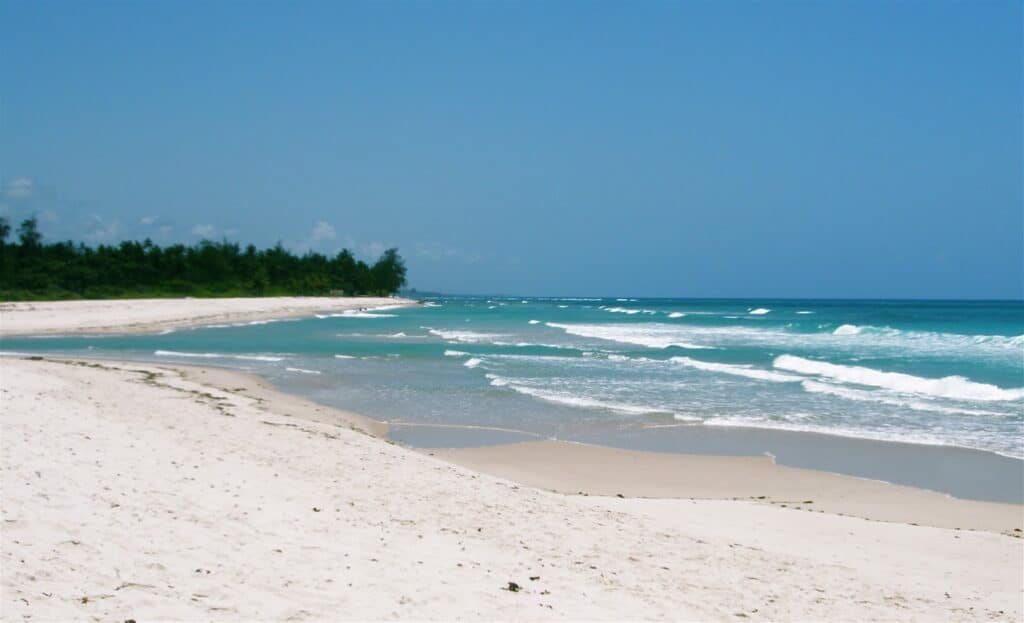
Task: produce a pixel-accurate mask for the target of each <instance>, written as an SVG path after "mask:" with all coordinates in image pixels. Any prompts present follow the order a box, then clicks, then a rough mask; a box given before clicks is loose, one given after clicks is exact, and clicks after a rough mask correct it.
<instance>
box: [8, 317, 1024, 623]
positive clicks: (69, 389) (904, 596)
mask: <svg viewBox="0 0 1024 623" xmlns="http://www.w3.org/2000/svg"><path fill="white" fill-rule="evenodd" d="M164 304H165V303H164V302H154V303H148V304H147V305H149V306H154V307H160V306H162V305H164ZM68 305H69V307H68V308H67V309H73V308H74V305H72V304H68ZM82 307H88V306H87V305H84V304H83V305H82ZM143 307H145V305H143ZM53 313H54V314H56V315H58V316H61V314H59V313H57V312H53ZM147 313H148V312H147ZM153 315H157V314H156V312H153ZM7 317H8V312H7V310H4V311H3V315H2V317H0V322H2V323H3V324H6V323H7ZM82 318H83V319H85V320H81V321H79V322H78V323H77V324H76V321H75V318H74V314H68V313H65V314H64V315H62V316H61V317H60V320H59V321H55V322H54V323H53V324H52V325H47V324H46V322H44V321H28V320H26V321H22V324H21V325H20V326H22V327H24V326H29V325H32V326H34V329H33V333H37V332H45V331H46V330H48V329H54V330H56V327H59V328H60V330H61V331H68V330H74V329H78V330H89V331H91V330H94V328H95V324H96V323H95V321H93V320H89V319H90V318H93V316H91V315H90V313H83V314H82ZM179 319H180V317H179ZM202 320H203V321H205V320H206V317H205V316H204V317H203V318H202ZM176 321H178V320H176ZM33 322H35V324H34V325H33V324H32V323H33ZM0 414H2V415H0V417H2V420H0V425H2V457H0V458H2V462H0V464H2V469H3V474H2V485H3V491H2V522H0V527H2V534H0V555H2V558H0V560H2V572H0V576H2V577H0V589H2V599H0V612H2V618H3V620H10V621H14V620H22V621H27V620H32V621H51V620H71V619H74V620H82V619H96V620H126V619H135V620H153V619H158V620H169V619H174V620H284V619H297V620H339V619H346V620H367V619H415V620H424V619H430V620H441V619H443V620H449V619H464V620H465V619H468V620H651V619H659V620H665V619H671V620H740V619H763V620H826V619H827V620H896V619H898V620H922V621H931V620H1002V621H1019V620H1020V619H1021V617H1022V616H1024V611H1022V607H1021V603H1022V597H1024V592H1022V586H1024V540H1022V539H1021V538H1019V536H1017V535H1019V534H1020V532H1018V531H1017V530H1019V529H1020V528H1019V527H1017V528H1013V527H1010V526H1012V525H1013V524H1014V518H1017V519H1019V520H1020V522H1019V524H1024V514H1022V513H1021V507H1019V506H1014V505H986V504H984V503H969V502H964V501H959V500H952V502H951V504H950V505H943V503H942V499H946V500H951V499H950V498H944V497H943V496H937V495H935V494H928V493H927V492H919V491H918V490H908V489H906V488H893V489H891V490H888V491H896V493H897V495H892V496H891V497H889V498H884V495H886V494H885V491H886V490H883V489H884V487H882V488H879V487H880V486H881V483H879V485H878V486H875V487H861V488H857V487H854V486H849V487H847V488H846V489H844V490H843V492H842V494H841V495H839V496H832V497H831V498H830V497H829V494H828V488H829V487H823V486H822V484H821V483H822V482H826V483H831V484H837V483H839V484H841V482H840V481H842V482H846V481H847V480H856V479H844V478H842V477H836V476H830V475H827V474H819V473H817V472H809V471H807V470H794V472H801V473H800V474H795V473H789V472H785V471H783V472H776V473H775V475H773V476H771V478H774V479H776V480H768V481H765V482H764V483H763V484H765V485H766V486H767V485H770V486H771V487H774V488H775V489H774V490H772V491H769V493H773V494H775V495H777V496H786V495H796V494H802V492H803V489H801V488H800V486H799V484H793V483H799V482H805V483H807V486H808V488H809V489H808V490H810V491H814V492H815V494H818V495H821V496H823V497H822V499H821V501H820V502H818V501H815V503H812V504H806V503H804V502H805V501H806V499H805V498H801V496H800V495H797V497H798V498H801V499H794V500H793V501H794V502H795V503H796V504H795V506H799V507H800V508H799V509H798V508H795V507H794V505H789V504H787V505H786V506H785V507H783V506H782V505H781V504H779V503H774V504H773V503H770V502H780V501H781V498H778V499H774V500H768V501H767V502H765V501H762V502H758V501H756V500H732V499H720V500H715V499H685V498H672V499H648V498H640V497H634V496H642V495H651V494H652V493H653V494H657V493H659V491H656V490H650V489H648V490H642V488H640V487H638V486H635V484H636V483H631V482H629V481H622V480H619V481H612V482H611V483H610V484H608V483H605V485H604V486H603V487H602V486H601V482H599V481H591V482H590V483H589V484H590V485H592V488H591V489H590V490H589V491H588V493H589V495H567V494H565V493H558V492H554V491H548V490H545V489H546V488H556V489H557V488H558V487H556V486H551V485H552V484H553V483H552V480H551V479H550V478H548V479H545V478H542V477H541V476H538V475H537V471H538V470H536V469H535V470H533V473H532V474H531V473H530V471H529V470H526V471H523V468H522V463H521V462H520V463H519V464H518V465H519V467H518V468H516V467H514V465H513V469H511V470H510V468H509V467H508V466H507V465H506V466H505V467H504V468H503V467H502V463H503V459H502V457H503V456H508V457H511V456H512V455H502V454H501V452H511V453H513V454H515V455H516V457H518V458H516V460H518V461H521V459H522V456H521V455H522V451H523V448H518V449H516V448H513V449H511V450H508V449H506V450H502V451H492V452H491V453H490V454H489V456H490V457H491V459H489V461H488V460H485V458H484V457H485V456H487V453H486V452H485V451H474V452H475V453H476V454H477V455H478V456H476V457H475V458H474V456H473V455H472V454H470V453H462V455H461V456H460V457H456V456H454V454H453V455H452V456H451V457H450V458H452V459H453V460H457V461H460V462H462V463H463V465H456V464H452V463H450V462H446V461H445V460H443V459H442V458H441V456H440V455H441V454H444V453H442V452H438V453H437V454H438V455H439V456H429V455H428V454H426V453H424V452H417V451H413V450H410V449H406V448H403V447H400V446H397V445H394V444H392V443H390V442H387V441H386V440H384V439H381V438H380V437H376V436H374V435H380V434H381V433H382V432H383V428H382V427H381V426H380V425H379V424H377V423H374V422H373V421H372V420H368V419H366V418H361V417H359V416H356V415H354V414H351V413H346V412H342V411H338V410H334V409H330V408H328V407H324V406H320V405H317V404H315V403H312V402H309V401H307V400H304V399H301V398H296V397H293V396H287V395H284V394H281V393H280V392H276V391H274V390H273V389H271V388H269V387H268V386H267V385H266V384H265V383H262V382H260V381H258V380H257V379H254V378H253V377H251V376H248V375H246V374H242V373H236V372H233V371H225V370H214V369H203V368H192V367H182V366H167V365H159V364H141V363H118V362H110V361H103V362H97V361H83V360H73V359H56V358H39V357H34V358H27V357H4V358H0ZM527 450H530V451H532V452H534V456H535V459H536V464H537V465H547V466H548V469H559V464H558V463H555V464H552V463H551V459H550V458H545V456H546V453H547V450H546V449H545V448H543V447H542V446H541V447H533V448H532V449H531V448H527ZM598 450H601V449H598ZM585 452H586V450H585ZM636 454H638V455H644V454H646V453H636ZM560 456H563V457H569V459H571V461H572V462H574V463H579V462H581V461H582V462H583V464H586V461H591V462H593V461H594V460H595V459H594V458H593V457H589V458H588V456H589V455H587V456H584V455H577V456H575V457H574V456H573V455H570V454H561V455H560ZM686 458H687V457H681V458H680V460H685V459H686ZM715 459H716V457H709V460H715ZM633 460H634V461H639V462H640V463H639V464H640V465H641V466H642V465H643V463H642V461H644V460H646V459H645V458H644V457H642V456H641V457H633ZM721 460H725V459H721ZM510 461H512V458H509V459H508V461H505V463H509V462H510ZM474 462H475V464H474ZM513 462H514V461H513ZM703 465H704V467H705V468H707V467H708V466H711V467H714V469H708V471H707V472H706V478H705V479H703V480H705V481H711V482H713V481H714V480H715V473H716V471H715V470H716V469H718V468H722V467H724V466H731V467H729V469H741V468H742V467H743V466H744V465H746V467H747V468H748V469H747V471H746V473H747V474H748V475H750V477H754V476H755V475H756V474H757V473H758V471H771V470H764V469H763V468H764V467H765V466H764V463H763V461H761V460H754V461H747V460H745V459H742V458H740V459H733V460H730V462H729V463H728V464H725V463H723V464H719V465H718V466H717V467H715V465H714V464H713V463H705V464H703ZM563 466H564V464H563ZM474 467H476V468H478V469H483V470H488V471H491V472H494V473H497V474H499V476H495V475H488V474H486V473H483V472H482V471H477V470H476V469H474ZM517 469H518V470H519V471H518V472H517V471H516V470H517ZM503 470H505V471H503ZM509 470H510V471H509ZM541 471H543V470H541ZM502 474H504V475H505V476H508V477H509V478H516V479H517V480H518V482H517V481H516V480H510V479H507V478H503V477H501V476H500V475H502ZM787 474H788V475H789V476H791V478H790V480H791V481H792V482H791V483H790V484H788V485H787V484H786V482H784V480H785V478H786V477H787ZM816 475H817V476H820V477H821V478H825V479H828V478H832V479H836V478H839V479H840V480H824V481H821V480H815V477H816ZM567 477H569V478H570V479H571V478H578V474H577V475H576V476H573V474H572V473H571V470H569V471H567ZM797 477H798V478H797ZM738 478H739V477H738V476H736V475H735V474H733V475H730V476H729V478H728V479H725V480H724V481H723V482H724V483H725V485H727V486H723V487H722V489H721V490H718V491H715V490H714V487H713V486H709V487H707V490H706V491H705V492H704V493H706V494H707V495H700V496H699V497H715V495H714V494H715V493H716V492H717V493H719V494H720V496H719V497H722V498H731V497H737V492H738V491H739V489H737V484H736V482H737V479H738ZM778 478H783V481H779V480H777V479H778ZM799 479H805V480H803V481H801V480H799ZM577 481H578V480H577ZM577 481H573V484H575V482H577ZM531 484H532V485H536V487H540V488H535V487H532V486H530V485H531ZM676 484H678V483H676ZM684 484H685V483H684ZM662 485H663V486H676V485H673V484H672V483H668V484H666V483H662ZM844 486H845V485H844ZM613 488H614V489H615V490H616V492H617V493H621V494H622V495H623V497H619V496H618V495H616V494H615V493H613V492H612V489H613ZM901 492H902V493H905V494H908V495H906V496H903V495H900V493H901ZM909 493H913V495H909ZM879 495H882V496H883V498H882V499H883V500H884V502H880V501H879V500H878V499H875V500H874V501H873V502H872V500H871V499H868V498H870V497H871V496H879ZM915 495H916V496H917V497H915ZM858 496H859V497H858ZM755 497H756V496H755ZM940 498H941V499H940ZM858 499H859V500H860V502H861V503H862V506H861V507H860V511H859V512H860V513H861V514H862V515H864V516H866V517H871V516H872V513H873V512H875V511H877V508H878V507H880V506H881V507H885V508H889V509H890V510H891V509H893V508H900V505H901V504H903V505H905V506H914V505H917V504H919V503H922V501H923V502H927V506H926V507H924V510H923V512H924V513H939V514H942V513H947V512H949V513H953V515H952V516H951V518H946V519H943V520H942V521H935V522H932V523H933V524H934V525H912V524H911V523H910V522H913V523H928V522H919V521H914V519H916V518H919V517H920V516H921V515H920V513H922V509H920V508H919V509H918V510H917V511H916V512H917V513H918V514H917V515H914V514H912V512H911V511H906V510H905V511H900V512H903V513H904V514H903V515H900V514H899V513H897V514H896V515H893V516H881V517H878V518H877V519H885V521H880V520H875V519H865V518H863V517H852V516H842V515H838V514H835V513H837V512H841V511H842V510H843V509H846V510H849V508H850V507H849V506H840V504H847V505H848V504H851V503H853V502H856V500H858ZM830 504H833V505H835V506H833V507H829V508H828V509H827V510H829V511H830V512H821V511H818V510H815V509H816V508H817V507H818V506H826V507H827V506H829V505H830ZM962 504H967V505H972V504H974V505H976V506H967V507H961V506H958V505H962ZM873 508H874V510H873ZM955 508H967V509H968V511H962V510H950V509H955ZM853 514H856V513H853ZM974 514H977V517H975V518H974V519H973V520H972V515H974ZM951 521H952V522H954V523H957V524H959V523H964V525H957V526H956V527H935V526H936V525H940V526H941V525H946V526H949V525H951V524H950V522H951ZM957 528H960V529H957ZM972 528H973V529H972ZM510 589H512V590H510Z"/></svg>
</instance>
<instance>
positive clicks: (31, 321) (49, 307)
mask: <svg viewBox="0 0 1024 623" xmlns="http://www.w3.org/2000/svg"><path fill="white" fill-rule="evenodd" d="M413 303H414V301H410V300H408V299H399V298H383V297H376V298H374V297H326V296H306V297H295V296H281V297H264V298H227V299H193V298H182V299H116V300H102V301H39V302H36V301H32V302H19V303H0V336H14V335H60V334H65V333H68V334H70V333H147V332H156V331H161V330H166V329H174V328H178V327H183V326H195V325H202V324H218V323H233V322H252V321H259V320H267V319H271V318H274V319H277V318H290V317H295V316H311V315H313V314H314V313H316V312H333V313H337V312H342V311H346V310H352V309H362V308H371V307H381V306H389V305H402V304H413Z"/></svg>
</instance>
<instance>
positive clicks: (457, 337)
mask: <svg viewBox="0 0 1024 623" xmlns="http://www.w3.org/2000/svg"><path fill="white" fill-rule="evenodd" d="M420 328H421V329H426V330H427V332H428V333H430V334H431V335H436V336H437V337H439V338H441V339H445V340H452V341H455V342H464V343H468V344H475V343H479V342H490V343H495V341H494V340H495V339H496V338H501V337H507V336H506V335H504V334H501V333H478V332H476V331H453V330H449V329H431V328H430V327H420Z"/></svg>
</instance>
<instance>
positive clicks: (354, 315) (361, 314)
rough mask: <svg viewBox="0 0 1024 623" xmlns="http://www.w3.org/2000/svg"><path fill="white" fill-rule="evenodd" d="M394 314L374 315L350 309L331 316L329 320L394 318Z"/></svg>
mask: <svg viewBox="0 0 1024 623" xmlns="http://www.w3.org/2000/svg"><path fill="white" fill-rule="evenodd" d="M394 317H395V314H375V313H372V312H365V311H356V310H353V309H350V310H348V311H343V312H341V313H340V314H331V318H394Z"/></svg>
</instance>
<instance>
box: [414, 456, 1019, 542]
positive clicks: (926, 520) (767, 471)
mask: <svg viewBox="0 0 1024 623" xmlns="http://www.w3.org/2000/svg"><path fill="white" fill-rule="evenodd" d="M428 453H430V454H433V455H435V456H438V457H441V458H444V459H446V460H448V461H451V462H453V463H457V464H459V465H463V466H465V467H469V468H470V469H475V470H479V471H482V472H486V473H489V474H494V475H497V476H501V477H503V478H508V479H509V480H514V481H516V482H519V483H522V484H526V485H530V486H532V487H538V488H541V489H547V490H551V491H557V492H561V493H570V494H572V493H576V494H579V493H586V494H588V495H603V496H615V495H617V494H620V493H621V494H624V495H627V496H631V497H634V496H635V497H646V498H695V499H719V500H720V499H732V500H749V501H753V502H756V503H759V504H770V505H777V506H779V507H786V508H795V509H798V510H805V511H811V512H825V513H834V514H839V515H852V516H855V517H863V518H866V519H873V520H879V521H894V522H902V523H908V524H918V525H922V526H935V527H940V528H959V529H965V530H990V531H995V532H1003V533H1006V534H1008V535H1011V536H1012V535H1015V534H1017V532H1016V531H1017V530H1021V529H1024V506H1022V505H1020V504H1001V503H996V502H979V501H975V500H962V499H958V498H954V497H951V496H948V495H945V494H943V493H938V492H935V491H928V490H925V489H918V488H915V487H903V486H899V485H894V484H890V483H887V482H882V481H879V480H869V479H866V478H855V477H852V476H845V475H840V474H832V473H828V472H821V471H817V470H809V469H799V468H795V467H786V466H783V465H777V464H775V463H774V462H773V461H772V459H771V458H770V457H767V456H751V457H738V456H703V455H692V454H669V453H660V452H641V451H634V450H623V449H620V448H607V447H602V446H592V445H585V444H578V443H565V442H558V441H538V442H527V443H515V444H506V445H499V446H491V447H486V448H457V449H432V450H429V451H428Z"/></svg>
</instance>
